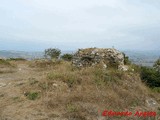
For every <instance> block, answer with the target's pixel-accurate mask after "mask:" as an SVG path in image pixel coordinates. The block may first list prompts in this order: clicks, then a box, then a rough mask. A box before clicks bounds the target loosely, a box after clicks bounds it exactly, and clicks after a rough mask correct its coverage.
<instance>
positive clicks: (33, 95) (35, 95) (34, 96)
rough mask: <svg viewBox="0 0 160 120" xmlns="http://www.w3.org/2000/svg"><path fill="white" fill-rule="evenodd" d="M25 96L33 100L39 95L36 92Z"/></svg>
mask: <svg viewBox="0 0 160 120" xmlns="http://www.w3.org/2000/svg"><path fill="white" fill-rule="evenodd" d="M26 96H27V98H28V99H29V100H35V99H37V98H38V96H39V94H38V93H37V92H29V93H26Z"/></svg>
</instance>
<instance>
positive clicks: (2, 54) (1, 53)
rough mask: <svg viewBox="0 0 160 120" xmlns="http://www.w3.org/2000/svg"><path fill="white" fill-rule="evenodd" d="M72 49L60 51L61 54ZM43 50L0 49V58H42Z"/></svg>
mask: <svg viewBox="0 0 160 120" xmlns="http://www.w3.org/2000/svg"><path fill="white" fill-rule="evenodd" d="M73 52H74V51H62V54H65V53H70V54H71V53H73ZM43 57H44V52H25V51H7V50H0V58H25V59H37V58H43Z"/></svg>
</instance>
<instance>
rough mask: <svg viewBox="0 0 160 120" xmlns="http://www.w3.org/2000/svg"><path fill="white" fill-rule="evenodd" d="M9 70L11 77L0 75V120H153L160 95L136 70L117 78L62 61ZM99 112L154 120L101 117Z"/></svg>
mask: <svg viewBox="0 0 160 120" xmlns="http://www.w3.org/2000/svg"><path fill="white" fill-rule="evenodd" d="M14 64H16V65H17V68H16V72H13V73H11V74H9V75H7V74H5V75H4V74H1V81H0V82H1V84H2V83H3V84H6V85H5V86H2V87H0V102H1V105H0V118H1V119H2V120H4V119H8V120H23V119H24V120H29V119H30V120H158V117H159V113H160V107H159V102H160V94H159V93H158V92H155V91H152V90H151V89H150V88H149V87H147V86H146V85H145V83H142V81H141V79H140V75H139V71H138V69H135V66H132V65H131V66H130V70H129V71H127V72H122V71H118V70H116V69H114V68H108V69H102V68H101V66H100V65H97V66H96V67H89V68H82V69H77V68H75V67H73V66H72V65H71V63H70V62H65V61H58V62H52V61H47V60H39V61H17V62H14ZM133 68H134V69H135V70H134V71H133ZM9 77H10V78H9ZM104 110H112V111H117V112H118V111H131V112H132V113H135V112H136V111H137V110H138V111H155V112H156V113H157V115H156V117H155V118H154V117H136V116H133V115H132V116H130V117H124V116H123V117H120V116H115V117H108V116H105V117H103V116H102V113H103V111H104Z"/></svg>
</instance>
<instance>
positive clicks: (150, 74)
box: [141, 67, 160, 88]
mask: <svg viewBox="0 0 160 120" xmlns="http://www.w3.org/2000/svg"><path fill="white" fill-rule="evenodd" d="M141 79H142V81H143V82H145V83H146V84H147V85H148V86H150V87H152V88H154V87H160V73H159V72H158V71H156V70H155V69H154V68H149V67H141Z"/></svg>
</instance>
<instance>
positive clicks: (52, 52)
mask: <svg viewBox="0 0 160 120" xmlns="http://www.w3.org/2000/svg"><path fill="white" fill-rule="evenodd" d="M44 53H45V55H44V56H45V57H46V58H47V57H50V58H51V59H57V58H59V56H60V54H61V50H59V49H56V48H49V49H46V50H45V51H44Z"/></svg>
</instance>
